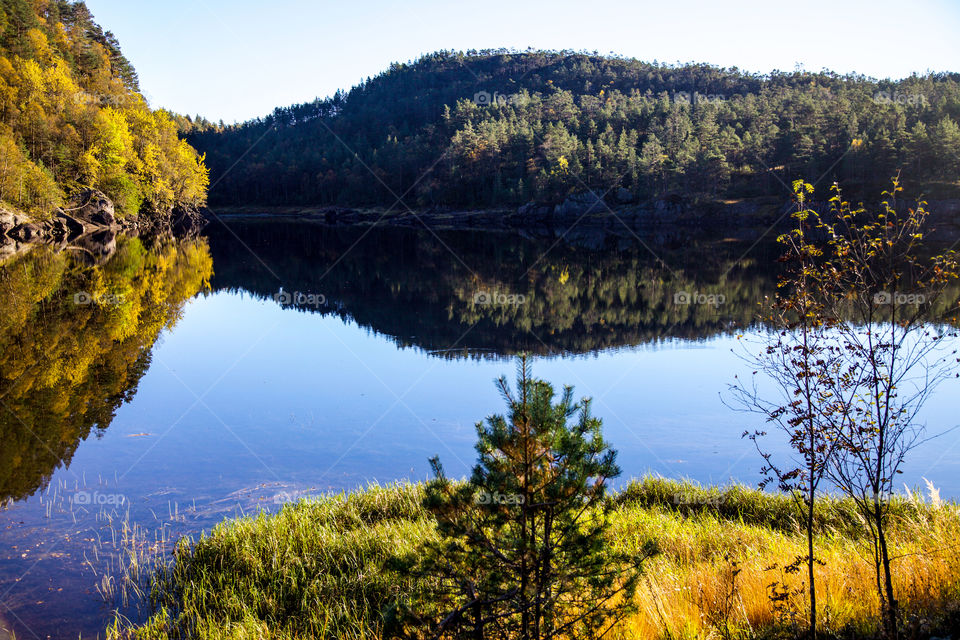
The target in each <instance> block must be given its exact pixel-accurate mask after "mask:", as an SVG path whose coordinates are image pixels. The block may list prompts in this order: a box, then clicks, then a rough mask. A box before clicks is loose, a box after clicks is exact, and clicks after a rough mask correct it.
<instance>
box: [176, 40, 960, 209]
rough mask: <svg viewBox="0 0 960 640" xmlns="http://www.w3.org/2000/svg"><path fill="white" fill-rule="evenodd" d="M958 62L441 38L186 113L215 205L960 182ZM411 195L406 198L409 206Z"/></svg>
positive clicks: (920, 189)
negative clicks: (283, 96) (206, 112)
mask: <svg viewBox="0 0 960 640" xmlns="http://www.w3.org/2000/svg"><path fill="white" fill-rule="evenodd" d="M958 122H960V74H956V73H949V74H929V75H925V76H913V77H910V78H906V79H903V80H899V81H879V82H878V81H875V80H872V79H869V78H866V77H863V76H858V75H844V76H841V75H838V74H835V73H829V72H821V73H809V72H804V71H796V72H791V73H780V72H774V73H772V74H769V75H757V74H748V73H745V72H742V71H739V70H737V69H735V68H734V69H721V68H717V67H713V66H709V65H704V64H687V65H679V66H671V65H663V64H657V63H652V64H651V63H646V62H640V61H637V60H632V59H625V58H614V57H602V56H598V55H587V54H580V53H572V52H526V53H513V52H508V51H485V52H479V53H477V52H469V53H467V54H462V53H451V52H440V53H435V54H432V55H428V56H425V57H423V58H421V59H419V60H417V61H416V62H414V63H410V64H394V65H393V66H391V68H390V69H389V70H388V71H386V72H384V73H382V74H380V75H379V76H377V77H375V78H373V79H368V80H367V81H365V82H363V83H361V84H360V85H358V86H356V87H355V88H353V89H352V90H350V91H349V92H347V93H341V92H338V93H336V94H335V95H334V96H333V97H331V98H327V99H324V100H319V99H318V100H315V101H314V102H310V103H306V104H300V105H294V106H291V107H286V108H279V109H276V110H275V111H274V112H273V113H272V114H271V115H269V116H267V117H264V118H258V119H256V120H251V121H249V122H245V123H242V124H238V125H232V126H223V125H222V124H220V125H215V124H212V123H210V122H208V121H206V120H203V119H201V118H198V119H196V120H192V119H186V118H184V119H181V120H180V124H181V126H182V127H183V129H184V130H185V131H188V132H189V135H188V140H189V141H190V142H191V143H192V144H193V145H194V146H195V147H196V148H197V149H198V150H200V151H201V152H203V153H206V154H207V164H208V165H209V167H210V170H211V179H212V181H213V182H214V187H213V189H212V191H211V193H210V202H211V204H214V205H217V204H220V205H223V204H232V205H239V204H264V205H332V204H339V205H391V204H393V203H394V202H395V201H396V198H397V197H398V196H403V199H404V202H405V203H406V204H408V205H410V206H419V207H425V206H434V205H449V206H465V205H466V206H469V205H483V206H496V205H516V204H519V203H522V202H526V201H530V200H537V201H545V202H550V201H557V200H559V199H562V198H563V197H564V196H566V195H567V194H570V193H575V192H581V191H586V190H587V189H593V190H596V191H597V193H605V194H607V198H608V199H610V200H620V201H631V200H634V199H650V198H657V197H664V196H668V195H669V196H681V195H682V196H683V197H685V198H692V199H700V198H718V197H744V196H753V195H766V194H771V193H775V192H776V193H779V192H780V191H781V190H782V188H783V187H782V185H780V184H779V182H778V181H779V180H783V181H785V182H789V180H790V179H793V178H798V177H804V178H807V179H810V180H811V181H812V180H814V179H816V178H817V177H819V176H823V177H824V178H823V181H822V182H823V183H824V184H829V183H830V182H832V181H834V180H836V181H839V182H840V183H841V184H843V185H844V186H846V187H847V193H848V194H856V193H865V194H866V193H869V194H876V193H879V190H880V189H881V188H884V187H885V186H886V185H888V184H889V178H890V176H891V175H893V174H894V173H896V172H897V171H898V170H901V169H902V171H903V177H904V184H905V185H906V186H907V188H908V189H910V190H911V192H917V193H924V194H926V195H928V196H931V197H950V196H956V195H957V193H958V191H960V189H958V178H960V127H958V124H957V123H958ZM398 208H400V209H401V210H402V209H403V206H402V205H398Z"/></svg>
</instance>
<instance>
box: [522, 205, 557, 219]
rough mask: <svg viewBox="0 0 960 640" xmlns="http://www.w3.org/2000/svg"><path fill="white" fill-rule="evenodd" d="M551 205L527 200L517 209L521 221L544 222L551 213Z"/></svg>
mask: <svg viewBox="0 0 960 640" xmlns="http://www.w3.org/2000/svg"><path fill="white" fill-rule="evenodd" d="M553 209H554V208H553V207H552V206H550V205H548V204H540V203H538V202H528V203H527V204H525V205H521V206H520V208H519V209H517V215H518V216H519V217H520V219H521V221H522V222H545V221H547V220H549V219H550V217H551V216H552V215H553Z"/></svg>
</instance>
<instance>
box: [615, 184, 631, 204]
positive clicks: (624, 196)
mask: <svg viewBox="0 0 960 640" xmlns="http://www.w3.org/2000/svg"><path fill="white" fill-rule="evenodd" d="M613 197H614V198H615V199H616V201H617V203H619V204H630V203H631V202H633V201H634V197H633V192H631V191H630V190H629V189H625V188H623V187H618V188H617V191H616V193H615V194H614V196H613Z"/></svg>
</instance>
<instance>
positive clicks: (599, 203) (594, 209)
mask: <svg viewBox="0 0 960 640" xmlns="http://www.w3.org/2000/svg"><path fill="white" fill-rule="evenodd" d="M606 210H607V207H606V205H604V203H603V199H602V198H600V196H599V195H597V194H596V193H594V192H593V191H588V192H586V193H575V194H573V195H570V196H567V198H566V199H565V200H564V201H563V202H561V203H560V204H558V205H557V207H556V209H555V213H556V214H557V215H559V216H582V215H584V214H587V213H601V212H603V211H606Z"/></svg>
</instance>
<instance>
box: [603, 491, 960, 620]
mask: <svg viewBox="0 0 960 640" xmlns="http://www.w3.org/2000/svg"><path fill="white" fill-rule="evenodd" d="M614 521H615V523H616V531H615V536H616V538H617V539H619V540H620V541H622V543H623V544H625V545H628V546H632V545H635V544H638V543H639V542H640V541H642V540H645V539H648V538H652V539H656V540H657V542H658V545H659V547H660V550H661V554H660V555H659V556H658V557H656V558H655V559H653V560H651V561H650V562H649V563H648V564H647V565H646V576H645V578H644V580H643V582H642V584H641V587H640V589H639V591H638V593H637V603H638V606H639V612H638V613H637V614H635V615H634V616H632V617H631V618H630V619H629V620H627V621H625V623H624V624H623V625H621V627H620V628H618V629H616V630H615V635H616V637H620V638H739V637H743V638H747V637H767V636H773V635H774V634H775V633H777V632H778V631H780V632H785V631H789V630H791V628H792V629H793V630H794V631H800V630H801V629H803V628H804V625H805V624H806V622H805V620H806V618H805V616H806V613H805V611H806V609H807V596H806V573H805V567H803V570H801V571H800V572H795V573H788V572H787V571H785V565H788V564H790V563H791V562H792V561H793V560H794V559H795V558H797V557H799V556H803V555H805V549H806V546H805V545H806V541H805V538H804V534H803V531H802V530H801V529H800V528H799V527H790V526H787V527H784V528H782V529H777V528H771V527H769V526H766V525H753V524H747V523H745V522H744V521H743V520H740V521H737V520H734V519H730V518H727V517H721V516H720V515H719V514H717V513H715V512H713V511H712V510H710V509H704V510H703V511H701V512H700V513H697V514H694V515H689V516H684V515H681V514H678V513H677V512H676V511H675V510H673V509H670V508H669V507H652V508H651V507H649V506H645V507H640V506H627V507H623V508H622V509H621V511H620V513H618V516H617V517H616V518H615V520H614ZM892 524H893V526H892V529H891V538H892V539H891V542H892V548H893V556H894V557H895V558H896V560H895V562H894V570H895V572H896V575H895V577H896V580H895V585H896V589H897V593H898V594H899V595H898V598H899V599H900V601H901V605H902V606H903V610H904V613H905V616H906V618H907V622H908V626H911V627H913V628H916V629H917V630H918V631H920V630H921V627H923V626H924V625H928V624H929V622H930V621H931V620H934V619H936V618H937V617H938V616H939V615H941V614H943V613H944V611H945V610H946V609H948V608H949V607H955V606H956V603H957V601H958V596H960V554H958V553H957V551H958V549H960V514H958V511H957V507H956V506H954V505H940V506H929V507H928V508H924V509H918V510H916V511H913V512H911V513H910V515H909V516H905V515H898V516H896V517H895V518H894V521H893V523H892ZM816 544H817V557H818V558H819V559H820V560H821V561H822V562H823V565H822V566H820V567H818V569H817V571H816V579H817V592H818V595H817V599H818V608H819V624H820V625H821V626H822V628H823V629H824V630H825V631H828V632H832V633H834V634H837V635H839V634H841V633H843V632H850V631H855V632H857V633H858V635H859V634H863V635H872V634H873V633H875V632H876V631H877V622H878V611H879V607H880V603H879V598H878V596H877V590H876V577H875V574H874V570H873V563H872V556H871V547H870V543H869V540H868V539H867V538H865V537H857V536H851V534H850V532H849V531H844V532H841V531H839V530H838V529H834V528H826V529H825V530H824V531H821V532H820V533H819V534H818V536H817V541H816ZM775 583H776V584H778V585H779V587H778V590H779V591H781V592H783V590H784V586H785V588H786V590H787V591H788V592H789V593H788V594H786V596H785V598H784V599H783V600H782V601H781V602H780V603H779V604H778V605H775V603H774V601H773V600H772V599H771V595H772V594H773V592H774V589H773V586H772V585H774V584H775Z"/></svg>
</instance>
